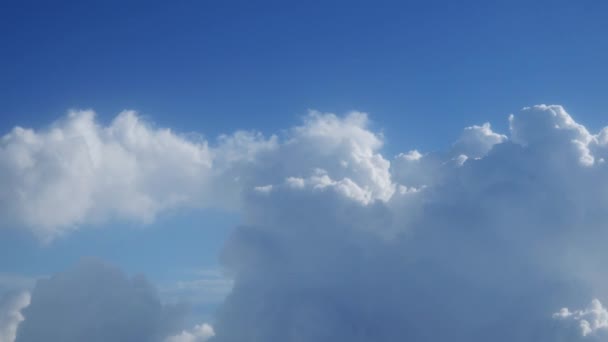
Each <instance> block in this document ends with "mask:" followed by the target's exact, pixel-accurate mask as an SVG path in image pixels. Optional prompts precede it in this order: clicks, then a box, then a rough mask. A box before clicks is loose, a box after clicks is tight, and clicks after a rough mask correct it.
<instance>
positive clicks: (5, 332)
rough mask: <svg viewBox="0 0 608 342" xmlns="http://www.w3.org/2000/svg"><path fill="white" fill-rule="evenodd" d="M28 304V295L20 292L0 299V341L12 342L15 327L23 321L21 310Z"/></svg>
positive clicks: (15, 331)
mask: <svg viewBox="0 0 608 342" xmlns="http://www.w3.org/2000/svg"><path fill="white" fill-rule="evenodd" d="M29 304H30V294H29V293H28V292H21V293H17V294H10V295H5V296H3V298H1V299H0V341H1V342H13V341H14V340H15V336H16V334H17V327H18V326H19V323H21V322H22V321H23V315H22V314H21V310H22V309H23V308H25V307H27V306H28V305H29Z"/></svg>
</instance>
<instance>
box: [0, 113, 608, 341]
mask: <svg viewBox="0 0 608 342" xmlns="http://www.w3.org/2000/svg"><path fill="white" fill-rule="evenodd" d="M87 115H88V116H87ZM78 122H84V123H86V124H84V123H83V124H81V126H79V125H78V124H77V123H78ZM128 123H130V124H128ZM509 123H510V130H509V132H508V134H499V133H496V132H493V131H492V129H491V126H490V125H489V124H483V125H481V126H472V127H469V128H466V129H465V130H464V131H463V133H462V135H461V136H460V138H458V140H457V141H456V142H455V143H454V144H453V145H452V146H451V148H450V149H448V150H447V151H445V152H433V153H425V152H421V151H410V152H407V153H403V154H399V155H398V156H396V157H395V158H394V159H392V160H389V159H387V158H385V157H384V156H383V155H382V154H381V150H382V146H383V137H382V135H381V134H378V133H375V132H373V131H372V130H370V128H369V120H368V118H367V116H366V115H365V114H363V113H358V112H354V113H350V114H348V115H345V116H343V117H339V116H336V115H333V114H324V113H318V112H312V113H310V114H309V115H308V116H306V117H305V118H304V121H303V123H302V124H301V125H299V126H296V127H293V128H291V129H288V130H286V131H284V133H283V135H282V136H281V138H278V137H274V136H273V137H270V138H265V137H263V136H261V135H259V134H256V133H246V132H237V133H235V134H232V135H226V136H222V137H220V138H219V139H217V140H216V141H215V142H213V143H207V142H205V141H202V140H199V141H198V142H196V141H193V140H192V139H187V138H184V137H183V136H180V135H176V134H175V133H172V132H170V131H168V130H162V129H156V128H154V127H151V126H150V125H145V124H142V123H141V120H140V119H138V117H137V116H135V115H134V114H132V113H124V114H122V115H121V116H119V117H118V118H117V119H116V120H115V121H114V122H113V123H112V124H110V125H109V126H107V127H100V126H99V125H98V124H96V123H95V121H94V119H93V117H92V115H91V114H86V113H77V114H72V115H71V116H70V117H68V118H67V119H65V120H64V121H63V122H60V123H58V124H56V127H55V128H52V129H49V130H48V131H44V132H33V131H27V130H22V129H15V130H13V132H11V133H10V134H9V135H7V136H5V138H3V143H2V150H1V151H2V153H3V158H2V160H3V162H2V163H3V164H2V166H1V168H0V170H2V171H1V172H3V173H4V174H6V175H7V177H4V178H3V179H8V180H9V181H8V182H7V186H8V189H9V191H8V192H6V193H5V195H4V197H2V199H1V200H2V208H3V209H6V207H8V206H9V205H10V206H13V207H11V213H13V212H14V213H16V214H11V215H9V214H8V213H9V211H8V210H7V212H6V213H7V215H8V217H11V218H12V220H13V221H15V222H17V223H18V224H20V225H23V226H26V227H29V228H30V229H33V230H34V231H36V232H41V234H42V235H45V236H53V235H54V234H57V233H61V232H64V231H66V229H71V228H72V227H74V226H76V225H81V224H86V223H90V222H95V220H100V219H104V218H107V217H127V218H130V219H141V220H144V221H145V220H149V219H152V218H153V217H154V215H156V214H158V213H159V212H162V211H164V210H169V209H171V208H177V207H180V206H197V205H203V206H227V207H230V208H234V209H235V210H239V211H240V213H241V216H242V220H243V224H242V226H240V227H239V228H237V229H235V231H234V232H233V234H232V236H231V238H230V239H229V241H228V242H227V243H226V246H225V249H224V252H223V255H222V259H223V262H224V264H225V266H226V268H227V270H228V271H229V272H230V273H231V275H232V276H233V278H234V284H233V289H232V292H231V293H230V295H229V296H228V298H227V299H226V301H225V303H224V304H223V305H222V307H221V308H220V310H219V312H218V315H217V317H216V320H215V321H214V322H213V327H214V333H215V336H213V337H210V341H214V342H242V341H253V342H255V341H260V342H266V341H295V342H298V341H321V342H323V341H350V342H357V341H366V342H367V341H378V342H383V341H395V340H413V341H420V342H424V341H444V340H445V341H462V340H467V341H488V340H491V341H496V342H503V341H504V342H511V341H535V342H545V341H546V342H549V341H569V342H573V341H577V340H585V339H589V338H597V336H600V334H601V333H602V331H603V328H601V327H602V326H603V325H602V324H603V323H602V322H603V318H602V317H604V316H602V315H604V313H603V312H604V311H603V309H602V308H601V307H599V308H598V307H597V305H596V306H592V307H591V308H589V309H586V310H580V311H575V312H570V311H569V310H562V311H559V315H561V316H559V315H558V316H555V317H553V316H552V314H553V313H555V312H556V311H557V310H559V308H560V307H563V306H564V305H567V306H571V305H577V304H578V303H581V302H587V301H589V300H590V299H591V298H604V297H605V296H606V295H607V294H608V277H607V276H606V275H605V272H603V269H604V264H605V257H607V256H608V255H606V252H605V242H604V241H606V240H607V239H608V231H607V230H606V229H605V222H606V221H607V220H608V214H607V213H608V211H606V210H605V208H606V205H607V204H608V186H606V184H608V170H607V169H606V167H607V166H606V163H605V162H604V160H605V158H606V157H607V155H608V128H606V129H604V130H602V131H600V132H599V133H597V134H592V133H590V132H589V131H588V130H587V129H586V128H585V127H584V126H582V125H581V124H579V123H577V122H575V121H574V120H573V119H572V117H570V115H569V114H568V113H567V112H566V111H565V110H564V109H563V108H562V107H560V106H546V105H540V106H535V107H530V108H525V109H524V110H523V111H522V113H519V114H518V115H513V116H511V117H510V119H509ZM71 127H73V128H71ZM83 127H85V128H86V127H92V128H90V129H88V128H87V129H85V128H83ZM127 128H129V129H127ZM89 131H90V132H93V133H91V134H90V136H93V137H97V138H96V139H97V140H95V139H92V138H90V137H89V138H85V137H87V134H84V133H83V132H89ZM54 132H55V133H54ZM56 132H61V134H59V133H56ZM67 132H75V133H73V134H72V135H70V134H68V133H67ZM132 132H139V133H137V134H136V133H132ZM81 133H82V134H81ZM55 136H59V137H61V138H56V137H55ZM66 136H75V137H79V138H77V139H75V140H69V141H68V140H66V139H67V138H65V137H66ZM87 139H89V140H90V141H93V142H88V141H89V140H87ZM66 141H68V142H67V143H66ZM77 141H78V142H82V141H84V142H85V143H77ZM94 141H99V143H98V144H97V145H96V143H94ZM94 146H98V147H94ZM116 149H117V150H119V151H122V152H120V153H118V152H116V151H115V150H116ZM174 150H175V151H176V152H174ZM95 151H101V152H95ZM115 154H116V155H120V156H121V157H116V156H115ZM94 156H97V157H94ZM114 158H115V159H116V160H120V162H115V161H114V160H115V159H114ZM47 169H48V170H51V171H52V172H46V170H47ZM174 169H175V170H174ZM129 170H130V171H129ZM127 171H129V172H132V173H129V172H127ZM108 174H109V175H113V176H116V175H124V174H131V175H132V177H131V178H129V177H126V178H125V177H122V178H121V177H109V176H107V175H108ZM115 178H118V180H115ZM125 179H129V181H125ZM74 184H76V185H74ZM100 184H102V185H103V186H102V185H100ZM74 197H75V198H77V199H79V201H78V203H77V204H76V205H74V206H68V208H66V209H64V208H63V207H64V205H65V204H66V203H70V202H67V198H74ZM140 197H141V198H145V199H146V200H142V201H139V200H137V199H138V198H140ZM123 200H124V201H125V202H124V203H122V202H121V201H123ZM127 202H128V203H127ZM60 203H62V205H60ZM53 215H56V216H54V217H51V219H49V220H45V216H53ZM68 285H69V284H68ZM68 285H65V286H63V285H62V286H58V287H62V288H63V287H66V288H69V287H70V286H68ZM66 293H67V292H66ZM58 297H60V296H58ZM36 302H39V301H37V300H36V291H34V293H33V296H32V303H33V304H32V306H31V307H30V308H28V309H26V310H25V311H24V315H25V317H26V320H25V321H24V322H23V323H22V326H23V327H24V329H26V327H27V326H29V325H30V324H34V323H28V322H29V321H30V318H29V316H28V312H30V310H32V311H31V312H35V310H34V309H31V308H36V307H38V308H40V309H38V310H43V309H42V308H44V305H42V304H39V305H40V306H36V305H34V304H35V303H36ZM39 303H40V302H39ZM594 303H595V302H594ZM597 303H599V302H597ZM594 305H595V304H594ZM598 315H599V316H598ZM562 316H563V317H562ZM40 317H46V316H44V315H41V316H40ZM154 317H157V316H154ZM583 321H584V322H587V323H585V324H586V327H587V328H588V329H587V330H580V329H582V328H580V326H581V325H580V324H583ZM34 322H36V321H35V320H34ZM154 322H157V321H154V320H150V321H148V323H150V324H144V325H145V326H146V327H148V328H149V327H151V326H154V324H156V323H154ZM573 322H574V323H573ZM157 323H158V322H157ZM38 324H42V323H38ZM572 324H574V325H576V326H577V327H578V328H576V329H574V330H573V329H572V327H571V325H572ZM85 326H86V324H85ZM41 327H42V328H44V329H46V326H44V325H41ZM202 327H204V326H199V327H198V328H196V329H195V330H192V331H183V332H182V333H181V334H177V335H173V336H172V337H171V338H176V339H179V338H183V339H188V338H190V339H195V340H196V338H199V337H200V336H199V337H197V331H199V330H201V329H202ZM42 328H41V329H42ZM31 329H32V330H31V331H34V330H36V329H33V328H31ZM44 329H42V330H44ZM75 330H76V331H80V330H78V329H75ZM148 330H152V329H151V328H149V329H142V330H141V331H148ZM20 331H21V330H20ZM24 331H25V330H24ZM138 331H140V330H138ZM585 332H586V333H585ZM167 335H168V334H167ZM167 335H164V336H167ZM199 335H200V334H199ZM150 336H154V338H156V336H161V334H157V335H148V336H144V335H142V337H140V338H136V340H142V341H143V340H150V339H151V338H152V337H150ZM200 338H202V337H200ZM205 338H208V336H207V337H205ZM62 340H65V339H62ZM110 340H119V339H117V338H113V339H112V338H110ZM24 341H26V340H24ZM18 342H20V341H19V337H18Z"/></svg>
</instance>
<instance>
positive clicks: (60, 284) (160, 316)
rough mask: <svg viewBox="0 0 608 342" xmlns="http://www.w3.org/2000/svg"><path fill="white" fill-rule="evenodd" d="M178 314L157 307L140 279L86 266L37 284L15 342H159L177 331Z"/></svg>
mask: <svg viewBox="0 0 608 342" xmlns="http://www.w3.org/2000/svg"><path fill="white" fill-rule="evenodd" d="M183 313H184V310H183V308H180V307H178V306H174V307H172V306H164V305H162V304H161V302H160V299H159V298H158V295H157V294H156V290H155V289H154V288H153V287H152V286H151V285H150V284H149V283H148V282H147V281H146V280H145V279H144V278H143V277H142V276H135V277H133V278H128V277H127V276H126V275H125V274H124V273H122V272H121V271H120V270H118V269H116V268H114V267H112V266H108V265H106V264H103V263H101V262H99V261H96V260H85V261H82V262H81V263H80V264H78V265H77V266H76V267H74V268H72V269H69V270H67V271H65V272H63V273H59V274H56V275H54V276H52V277H51V278H48V279H46V278H45V279H41V280H39V281H38V282H37V284H36V286H35V287H34V289H33V290H32V293H31V304H30V305H29V306H27V307H26V308H24V309H23V310H22V311H21V314H22V315H23V317H24V318H25V319H24V321H23V322H22V323H21V324H20V325H19V328H18V330H17V336H16V339H15V342H40V341H62V342H82V341H91V342H96V341H99V342H102V341H104V342H107V341H116V342H132V341H150V342H161V341H163V340H164V338H165V337H166V336H167V335H168V334H169V333H171V332H174V331H176V330H177V326H178V324H180V323H181V321H180V319H181V317H182V315H183Z"/></svg>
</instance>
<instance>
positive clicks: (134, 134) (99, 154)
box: [0, 111, 273, 240]
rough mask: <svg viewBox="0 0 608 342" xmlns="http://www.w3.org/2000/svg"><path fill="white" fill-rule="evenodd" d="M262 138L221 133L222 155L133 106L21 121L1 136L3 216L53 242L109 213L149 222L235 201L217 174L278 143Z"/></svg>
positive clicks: (110, 216) (8, 222)
mask: <svg viewBox="0 0 608 342" xmlns="http://www.w3.org/2000/svg"><path fill="white" fill-rule="evenodd" d="M259 138H260V137H259V135H255V134H250V133H246V132H237V133H235V134H234V135H232V136H230V137H222V138H221V139H220V145H221V146H222V147H219V148H220V149H222V152H220V153H217V152H216V151H214V150H212V149H210V148H209V146H208V143H207V142H206V141H205V140H203V139H202V138H196V137H192V136H186V135H179V134H175V133H174V132H172V131H171V130H169V129H162V128H156V127H154V126H152V125H151V124H148V123H146V122H145V121H144V120H142V119H141V118H140V117H139V116H137V115H136V113H135V112H132V111H125V112H122V113H121V114H120V115H118V116H117V117H116V118H115V119H114V120H113V121H112V122H111V123H110V124H109V125H107V126H103V125H101V124H99V123H98V122H96V120H95V114H94V113H93V112H92V111H72V112H70V113H69V114H68V116H67V117H65V118H63V119H62V120H60V121H58V122H56V123H54V124H53V125H52V126H51V127H49V128H48V129H45V130H41V131H34V130H32V129H24V128H21V127H16V128H14V129H13V130H12V131H11V132H10V133H8V134H6V135H5V136H4V137H2V140H1V142H0V175H1V176H2V177H1V179H2V184H1V185H2V188H3V189H4V191H2V193H0V214H2V216H3V217H4V218H5V220H4V221H3V223H4V225H5V226H8V225H11V226H23V227H26V228H28V229H30V230H31V231H33V232H34V233H35V234H37V235H38V236H39V237H40V238H42V239H47V240H50V239H52V238H54V237H56V236H57V235H60V234H63V233H65V232H67V231H70V230H72V229H76V228H78V227H79V226H82V225H86V224H91V223H98V222H102V221H107V220H109V219H129V220H138V221H141V222H150V221H152V220H153V219H154V218H155V216H156V215H157V214H158V213H160V212H163V211H166V210H170V209H174V208H179V207H188V206H190V207H194V206H203V205H217V206H222V205H230V203H229V202H230V200H231V199H230V196H231V195H233V194H231V193H229V192H228V191H226V190H227V189H228V186H227V187H226V189H224V191H221V192H220V191H213V190H212V189H213V182H212V180H213V177H214V172H222V171H224V168H225V167H228V166H226V165H225V164H236V163H238V162H241V161H242V162H246V161H248V160H249V159H250V158H252V157H253V156H254V155H255V153H256V151H257V150H261V149H264V148H271V147H272V144H273V140H272V139H270V140H268V141H260V140H259ZM216 154H219V155H220V156H219V157H217V158H216V157H215V155H216ZM226 185H228V184H226ZM222 194H224V197H222V196H223V195H222ZM209 199H213V201H212V202H213V203H211V204H209Z"/></svg>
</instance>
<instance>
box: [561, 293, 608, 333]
mask: <svg viewBox="0 0 608 342" xmlns="http://www.w3.org/2000/svg"><path fill="white" fill-rule="evenodd" d="M553 318H555V319H557V320H560V321H564V322H565V323H575V324H574V325H575V326H577V328H578V330H579V333H580V335H581V336H583V337H589V338H594V337H595V338H598V337H603V338H607V337H608V311H606V308H604V307H603V306H602V303H601V302H600V301H599V300H598V299H594V300H593V301H591V304H589V306H588V307H587V308H586V309H584V310H576V311H574V312H572V311H570V310H568V308H562V309H561V310H560V311H559V312H556V313H554V314H553Z"/></svg>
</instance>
